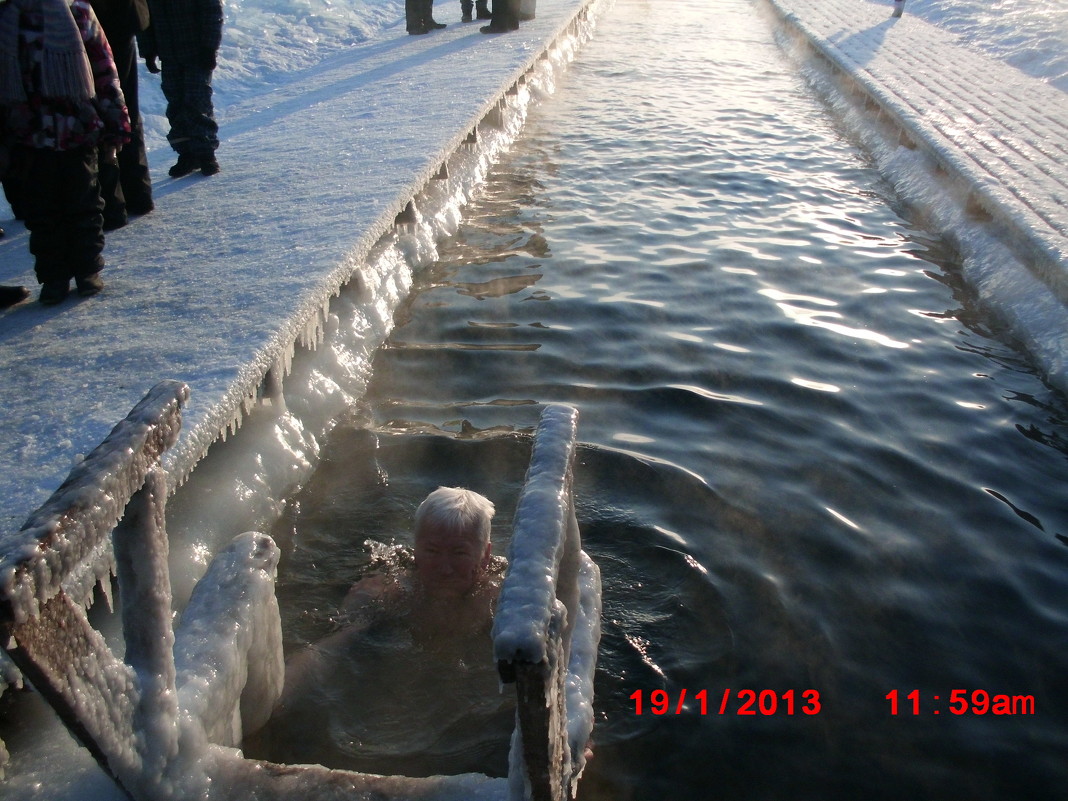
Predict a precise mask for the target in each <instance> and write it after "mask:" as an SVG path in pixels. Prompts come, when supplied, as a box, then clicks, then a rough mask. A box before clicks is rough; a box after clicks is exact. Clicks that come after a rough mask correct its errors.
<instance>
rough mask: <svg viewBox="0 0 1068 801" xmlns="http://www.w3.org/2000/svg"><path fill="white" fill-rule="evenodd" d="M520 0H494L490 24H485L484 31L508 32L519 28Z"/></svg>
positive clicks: (482, 30) (482, 28)
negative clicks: (518, 7)
mask: <svg viewBox="0 0 1068 801" xmlns="http://www.w3.org/2000/svg"><path fill="white" fill-rule="evenodd" d="M518 5H519V0H493V10H492V11H491V16H490V24H489V25H483V26H482V27H481V28H479V30H480V31H481V32H482V33H508V32H509V31H517V30H519V11H518V9H517V6H518Z"/></svg>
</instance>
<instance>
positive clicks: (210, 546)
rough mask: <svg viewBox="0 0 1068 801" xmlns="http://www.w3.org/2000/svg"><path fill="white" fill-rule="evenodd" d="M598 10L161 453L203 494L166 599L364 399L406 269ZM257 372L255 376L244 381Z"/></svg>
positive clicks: (406, 281) (447, 227)
mask: <svg viewBox="0 0 1068 801" xmlns="http://www.w3.org/2000/svg"><path fill="white" fill-rule="evenodd" d="M606 5H607V2H606V0H599V1H598V2H592V3H589V4H583V5H581V6H580V7H579V11H578V13H577V14H576V15H575V16H574V17H572V18H568V19H567V20H565V21H564V22H563V23H562V24H561V25H560V26H559V28H558V30H557V31H556V33H555V34H554V35H553V37H552V38H551V39H550V40H549V41H548V42H547V43H546V46H545V48H544V49H543V50H540V51H537V52H535V53H532V54H531V56H530V58H529V61H528V63H527V64H525V65H524V66H523V68H522V69H521V70H520V71H519V72H517V73H515V74H512V75H508V76H504V78H503V80H502V82H501V89H500V94H499V95H498V96H497V97H496V98H495V99H494V100H493V101H492V102H491V103H490V104H488V106H487V107H485V108H483V109H482V110H480V112H479V114H478V116H477V117H476V118H475V119H473V120H472V121H471V127H469V128H464V129H462V130H461V131H459V132H458V133H457V134H456V135H455V137H454V138H453V141H452V142H451V143H450V145H449V147H448V148H447V149H446V151H444V152H442V153H440V154H436V155H434V156H432V157H431V158H430V159H428V160H427V165H428V166H427V168H426V170H425V172H424V174H423V175H422V176H421V177H420V179H419V180H420V185H419V188H418V191H416V192H415V193H414V195H412V196H410V200H408V201H407V202H405V203H404V204H403V206H402V207H401V208H400V209H399V210H396V209H392V208H391V209H389V210H388V212H387V213H386V214H384V215H383V216H382V218H381V220H380V225H379V226H377V227H378V228H381V229H383V232H382V233H381V234H380V236H379V238H378V239H377V241H375V242H374V244H372V245H371V246H369V247H367V248H366V252H365V253H363V254H361V253H360V252H359V250H358V249H357V251H356V252H354V253H353V254H350V256H349V257H348V258H347V259H346V260H345V262H344V263H343V264H342V265H340V266H339V269H338V272H339V273H341V274H342V275H340V276H338V277H339V279H340V281H341V283H340V285H339V286H338V287H337V288H336V290H334V291H336V293H337V294H333V292H331V291H326V292H325V293H324V294H326V299H325V300H323V301H322V302H321V304H320V305H310V306H309V307H308V308H307V309H306V310H305V314H304V322H303V324H302V325H301V324H298V325H296V326H292V327H291V329H295V330H291V331H290V334H291V336H290V338H289V340H288V344H286V345H284V346H283V347H281V348H279V351H280V352H278V353H277V354H276V355H275V356H274V357H273V361H271V362H270V363H265V362H259V363H256V364H253V365H248V369H249V370H250V371H253V376H252V377H251V378H250V380H249V381H248V382H247V383H246V384H245V386H246V387H247V389H246V391H245V392H244V393H243V394H242V395H241V396H240V397H239V398H235V399H234V400H235V402H234V403H233V404H232V405H229V406H223V407H220V408H219V409H217V410H215V412H214V413H213V414H212V415H211V416H210V419H209V418H205V419H204V420H202V421H200V423H199V430H198V431H195V432H189V433H188V434H187V435H183V437H182V438H181V439H179V442H178V443H177V445H176V446H175V447H174V449H173V450H172V451H171V452H170V453H169V454H168V455H167V457H166V459H165V462H164V464H165V466H166V467H167V468H168V470H170V471H171V472H172V474H173V475H175V476H185V475H190V476H191V479H190V480H191V482H192V483H193V484H195V485H198V486H203V487H211V488H212V490H211V491H210V492H198V491H196V489H194V490H193V492H191V493H190V494H191V495H194V496H195V497H196V498H197V501H196V502H195V503H192V504H188V505H187V504H183V503H181V502H180V501H179V503H178V504H177V505H176V507H174V509H173V511H172V512H171V513H170V514H171V515H172V518H173V519H172V521H171V522H170V523H169V525H170V529H171V532H172V549H176V550H177V553H175V554H174V555H173V556H172V570H173V571H174V573H175V574H176V575H175V578H174V581H175V598H176V599H177V600H179V601H181V600H182V599H184V598H185V597H187V595H188V592H189V590H191V588H192V583H193V582H195V580H196V578H197V576H198V573H199V570H200V569H202V567H203V563H204V558H203V554H204V553H205V552H213V551H214V550H215V549H216V548H217V547H221V546H222V545H223V544H225V543H226V542H228V541H229V538H230V537H231V536H233V535H234V534H235V533H237V532H239V531H242V530H245V529H248V528H256V529H260V530H263V529H265V528H266V527H268V526H269V525H270V524H271V523H272V522H273V521H274V520H275V519H277V517H278V516H279V515H280V514H281V512H282V509H283V502H284V498H285V497H286V496H287V495H288V494H289V493H290V492H291V491H292V490H293V489H294V488H295V487H296V486H299V485H300V483H301V482H302V481H303V480H304V479H305V478H306V477H307V476H308V475H309V474H310V472H311V470H312V469H313V467H314V465H315V463H316V461H317V459H318V453H319V448H320V443H321V441H322V437H323V436H324V435H325V434H326V433H327V432H328V431H329V429H330V428H331V426H332V424H333V421H335V420H336V419H337V418H338V416H339V415H340V414H342V413H343V412H344V411H345V410H346V409H348V408H350V407H351V406H352V405H353V404H354V403H355V402H357V401H358V399H359V398H360V397H362V395H363V394H364V392H365V390H366V386H367V382H368V380H369V377H370V368H371V361H372V359H373V355H374V352H375V350H376V349H377V348H378V347H379V346H380V345H381V344H382V342H383V341H384V340H385V338H386V336H387V335H388V334H389V332H390V330H391V329H392V325H393V319H392V318H393V314H394V312H395V311H396V310H397V308H398V307H399V306H400V304H401V303H402V302H403V300H404V299H405V297H406V296H407V294H408V291H409V289H410V287H411V284H412V280H413V276H414V274H415V273H416V272H418V270H419V269H420V268H422V267H425V266H427V265H429V264H430V263H432V262H433V261H434V260H436V259H437V242H438V241H439V240H441V239H442V238H444V237H446V236H449V235H452V234H453V233H455V232H456V230H457V228H458V227H459V225H460V222H461V219H462V215H463V208H464V206H466V205H467V203H468V202H469V201H470V200H471V198H472V197H473V196H474V195H475V194H476V193H477V192H478V191H479V189H480V187H481V186H482V184H483V183H484V181H485V177H486V173H487V171H488V170H489V168H490V167H491V166H492V165H493V164H494V162H495V161H496V160H497V158H498V157H499V154H500V153H501V152H502V151H503V150H505V149H507V148H508V147H509V146H510V145H511V143H512V142H513V141H514V140H515V138H516V136H517V135H518V134H519V132H520V130H521V129H522V127H523V124H524V122H525V120H526V115H527V111H528V109H529V107H530V105H531V104H532V103H533V102H536V101H537V100H538V98H540V97H546V96H548V95H550V94H552V93H553V92H554V91H555V86H556V80H557V77H558V75H559V73H560V71H561V70H562V69H565V68H566V66H567V65H568V64H569V63H570V62H571V60H573V58H574V56H575V54H576V52H577V49H578V48H579V47H580V46H581V44H582V43H583V42H584V41H586V40H587V39H588V38H589V36H590V35H592V31H593V27H594V22H595V19H596V16H597V14H598V13H600V11H601V10H603V8H604V7H605V6H606ZM330 288H331V287H330V286H329V285H328V287H327V289H328V290H329V289H330ZM257 372H258V373H260V374H261V375H262V376H263V378H262V380H256V379H255V375H256V373H257ZM239 428H241V429H242V430H241V431H240V433H239V434H238V436H236V437H233V438H232V439H231V440H230V441H228V442H226V447H225V448H224V449H219V450H220V451H222V452H223V453H224V455H222V456H221V458H219V459H208V460H207V461H202V459H203V456H204V455H205V453H206V451H207V448H206V446H207V445H210V444H211V443H212V441H213V440H214V439H215V437H216V436H217V432H219V431H222V432H223V437H224V438H226V436H227V432H229V433H230V434H233V433H236V432H237V431H238V429H239ZM245 429H247V431H246V430H245ZM194 467H195V468H196V470H194ZM183 549H184V552H183ZM182 565H187V566H191V567H192V570H189V569H188V568H187V569H186V570H184V571H183V570H182V567H181V566H182Z"/></svg>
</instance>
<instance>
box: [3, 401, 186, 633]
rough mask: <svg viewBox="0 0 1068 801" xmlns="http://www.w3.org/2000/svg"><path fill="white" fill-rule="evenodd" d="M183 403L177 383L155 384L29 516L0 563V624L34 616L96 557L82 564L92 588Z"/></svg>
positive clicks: (171, 436) (173, 434)
mask: <svg viewBox="0 0 1068 801" xmlns="http://www.w3.org/2000/svg"><path fill="white" fill-rule="evenodd" d="M188 395H189V389H188V387H186V385H185V384H183V383H181V382H179V381H163V382H161V383H160V384H157V385H156V386H155V387H154V388H153V389H152V390H151V391H150V392H149V393H148V395H146V396H145V397H144V399H143V400H142V401H141V402H140V403H138V404H137V406H136V407H134V409H133V411H131V412H130V414H129V415H127V416H126V419H124V420H123V421H122V422H121V423H119V424H118V425H117V426H115V428H114V429H113V430H112V432H111V433H110V434H109V435H108V436H107V438H106V439H105V440H104V441H103V442H102V443H101V444H100V445H98V446H97V447H96V448H95V449H94V450H93V452H92V453H90V454H89V455H88V456H87V457H86V458H85V460H84V461H82V462H81V463H80V464H79V465H78V466H77V467H75V468H74V469H73V470H72V471H71V473H70V475H69V476H68V478H67V480H66V481H64V482H63V485H62V486H61V487H60V488H59V489H58V490H56V491H55V492H54V493H53V494H52V496H51V497H50V498H49V499H48V500H47V501H46V502H45V504H44V505H43V506H41V508H40V509H38V510H37V511H36V512H34V513H33V514H32V515H31V516H30V519H29V520H28V521H26V523H25V525H23V527H22V530H21V531H20V532H19V538H18V540H16V541H15V542H14V543H13V545H12V546H11V547H10V548H9V549H8V550H7V552H6V553H4V554H2V555H0V621H18V622H21V621H25V620H26V619H27V618H29V617H31V616H33V615H35V614H36V613H37V611H38V606H39V604H42V603H44V602H46V601H48V600H49V599H50V598H52V597H53V596H55V595H56V593H57V592H59V589H60V585H61V583H62V582H63V581H64V580H66V579H68V578H71V577H79V575H80V574H81V575H82V576H84V571H85V569H86V568H85V562H86V561H87V557H88V556H89V555H90V554H96V555H97V558H96V559H95V560H88V561H89V562H90V563H91V564H90V566H89V567H90V569H95V570H96V574H95V575H94V576H93V579H94V581H93V582H92V583H95V580H97V579H100V578H102V577H103V576H107V575H109V573H110V571H111V564H110V561H109V558H108V556H107V553H106V549H101V546H102V545H104V544H106V540H107V536H108V534H109V533H110V532H111V529H112V528H114V526H115V524H116V523H117V522H118V520H119V518H120V517H121V516H122V510H123V509H124V508H125V506H126V502H127V501H128V500H129V499H130V498H131V496H132V495H133V494H134V492H136V491H137V490H138V488H139V487H140V486H141V484H142V483H144V478H145V473H146V472H147V470H148V468H149V466H151V465H152V464H154V463H156V462H157V461H159V458H160V455H161V454H162V453H163V451H165V450H166V449H167V448H169V447H170V446H171V445H172V444H174V441H175V440H176V439H177V437H178V431H179V428H180V427H181V414H180V407H181V405H182V404H184V403H185V401H186V399H187V398H188ZM90 586H91V584H90ZM83 589H84V587H83Z"/></svg>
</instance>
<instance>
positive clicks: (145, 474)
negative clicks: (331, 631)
mask: <svg viewBox="0 0 1068 801" xmlns="http://www.w3.org/2000/svg"><path fill="white" fill-rule="evenodd" d="M188 397H189V390H188V387H186V385H185V384H182V383H181V382H177V381H165V382H162V383H160V384H159V385H157V386H156V387H155V388H154V389H153V390H152V391H151V392H150V393H149V394H148V395H147V396H146V397H145V398H144V400H143V401H142V402H141V403H140V404H138V405H137V407H136V408H135V409H134V410H133V411H132V412H131V413H130V415H129V416H128V417H127V418H126V419H125V420H123V421H122V422H121V423H120V424H119V425H117V426H116V427H115V428H114V430H113V431H112V433H111V434H110V435H109V436H108V437H107V439H105V441H104V442H103V443H101V445H100V446H98V447H97V448H96V449H94V451H93V452H92V453H90V454H89V456H88V457H87V458H86V459H85V460H84V461H83V462H82V463H81V464H79V465H78V467H77V468H76V469H75V470H74V471H72V473H71V475H70V478H69V479H68V480H67V481H66V482H65V483H64V484H63V485H62V486H61V487H60V489H59V490H57V491H56V492H55V494H54V495H53V496H52V497H51V498H50V499H49V501H48V502H47V503H46V504H45V505H44V506H43V507H42V508H41V509H40V510H38V511H37V512H36V513H34V515H33V516H32V517H31V518H30V520H29V521H28V522H27V524H26V525H25V526H24V527H23V529H22V531H21V539H20V543H19V544H18V545H17V547H14V548H12V549H10V550H9V551H7V552H5V553H3V554H0V643H2V645H3V648H4V650H5V651H6V652H7V653H8V654H9V655H10V656H11V658H12V660H13V661H14V663H15V664H16V665H17V666H18V668H19V669H20V670H21V671H22V672H23V674H24V675H25V676H26V677H27V678H28V679H29V680H30V681H31V683H32V684H33V686H34V688H35V689H37V690H38V691H39V692H40V693H41V694H42V696H43V697H45V698H46V699H47V700H48V702H49V704H50V705H51V706H52V707H53V708H54V709H55V710H56V712H57V713H58V714H59V716H60V717H61V718H62V720H63V721H64V723H65V724H66V725H67V727H68V728H69V729H70V731H71V732H72V733H73V734H74V735H75V737H76V738H77V739H78V740H79V741H80V742H81V743H82V744H83V745H84V746H85V747H86V748H88V750H89V751H90V752H91V753H92V754H93V756H94V757H95V758H96V760H97V761H98V762H99V763H100V765H101V766H102V767H103V768H104V769H105V770H106V771H107V772H108V773H109V774H110V775H111V776H113V777H114V778H115V780H116V781H117V782H118V783H119V784H120V785H121V786H122V787H123V788H124V789H125V790H126V792H127V793H128V794H129V795H130V796H131V797H133V798H134V799H136V800H137V801H171V800H172V799H173V800H174V801H177V800H178V799H188V798H194V797H196V798H205V799H231V798H234V799H236V798H241V799H245V798H249V797H252V798H257V799H274V798H278V799H281V798H293V797H300V798H308V799H372V798H373V799H427V800H428V801H430V800H431V799H433V800H434V801H453V800H455V801H461V800H462V801H479V800H480V799H485V800H486V801H490V800H491V799H493V800H496V799H501V800H502V801H503V799H506V798H507V799H510V801H520V799H534V801H541V800H542V799H544V801H565V799H567V798H569V797H570V796H571V795H572V794H573V792H574V787H575V783H576V782H577V781H578V778H579V776H580V775H581V773H582V767H583V765H584V761H585V760H584V752H585V748H586V745H587V742H588V741H589V738H590V735H591V732H592V727H593V714H592V705H593V675H594V670H595V667H596V659H597V646H598V643H599V640H600V577H599V572H598V570H597V566H596V565H595V564H594V563H593V561H592V560H591V559H590V558H589V557H588V556H587V555H586V554H585V552H583V551H582V543H581V538H580V535H579V531H578V526H577V522H576V518H575V511H574V499H573V494H572V475H573V473H572V471H573V463H574V449H575V439H576V433H577V432H576V425H577V412H576V411H575V410H574V409H571V408H569V407H564V406H550V407H548V408H547V409H546V411H545V413H544V415H543V417H542V421H541V424H540V425H539V427H538V430H537V433H536V434H535V438H534V447H533V453H532V457H531V462H530V468H529V470H528V473H527V478H526V481H525V483H524V488H523V490H522V494H521V497H520V502H519V506H518V508H517V510H516V517H515V521H514V526H515V534H514V536H513V539H512V543H511V546H510V551H509V555H510V564H509V570H508V573H507V574H506V577H505V580H504V585H503V588H502V593H501V600H500V605H499V610H498V615H497V618H496V619H495V623H494V649H495V655H496V658H497V660H498V666H499V668H500V670H501V673H502V677H503V678H504V679H505V681H512V682H515V683H516V686H517V691H518V696H519V703H518V709H517V715H516V722H517V728H516V732H515V733H514V734H513V737H512V749H511V754H510V757H509V777H508V779H507V780H504V779H491V778H489V777H487V776H483V775H480V774H463V775H459V776H434V777H429V778H411V777H405V776H376V775H369V774H361V773H355V772H351V771H340V770H331V769H328V768H325V767H322V766H319V765H280V764H274V763H268V762H263V761H258V760H247V759H245V758H244V757H243V755H242V753H241V751H240V750H239V749H240V745H241V741H242V739H243V737H244V736H245V734H247V733H251V732H252V731H254V730H256V729H257V728H259V727H260V726H262V725H263V724H264V723H265V722H266V721H267V719H268V717H269V716H270V713H271V710H272V707H273V705H274V702H275V701H276V700H277V699H278V697H279V695H280V694H281V690H282V686H283V683H284V674H285V667H284V664H283V659H282V632H281V619H280V616H279V611H278V604H277V601H276V599H275V594H274V585H275V575H276V568H277V565H278V557H279V552H278V548H277V546H276V545H275V543H274V541H273V540H272V539H271V538H270V537H268V536H266V535H262V534H259V533H256V532H246V533H244V534H240V535H238V536H237V537H235V538H234V540H233V541H232V542H231V543H230V545H229V546H228V547H226V548H224V549H223V550H221V551H220V552H219V553H218V554H217V555H216V556H215V558H214V559H213V560H212V563H211V565H210V566H209V568H208V570H207V572H206V574H205V575H204V576H203V577H202V578H201V579H200V581H199V582H198V583H197V585H196V587H195V589H194V591H193V594H192V597H191V598H190V601H189V603H188V604H187V606H186V608H185V609H184V610H183V612H182V615H181V622H180V625H178V626H177V627H175V626H174V625H173V622H172V619H173V618H172V596H171V585H170V576H169V569H168V561H167V557H168V539H167V531H166V526H165V524H164V520H165V514H164V512H165V504H166V498H167V480H166V476H165V475H164V472H163V470H162V469H161V468H160V466H159V460H160V457H161V456H162V454H163V452H164V451H165V450H166V449H167V447H169V446H170V445H171V444H173V443H174V441H175V440H176V439H177V435H178V431H179V430H180V427H181V408H182V405H183V404H184V403H185V402H186V401H187V399H188ZM116 524H118V525H116ZM112 547H113V552H114V558H113V559H112V558H111V556H110V554H111V552H112ZM112 567H114V569H115V571H116V573H117V575H118V586H119V599H120V602H121V606H122V634H123V640H124V644H125V648H124V655H123V658H122V659H120V658H119V657H117V656H116V655H115V654H114V653H113V651H112V650H111V648H110V647H109V645H108V644H107V642H106V641H105V639H104V637H103V636H102V635H100V634H99V633H98V632H97V631H96V630H95V629H94V628H93V627H92V626H91V625H90V623H89V620H88V617H87V615H86V610H85V605H84V601H85V597H86V595H87V593H88V592H90V591H91V589H92V587H93V586H94V585H95V584H96V583H97V582H98V581H101V582H104V583H110V579H111V569H112ZM354 712H355V713H357V714H358V710H356V711H354Z"/></svg>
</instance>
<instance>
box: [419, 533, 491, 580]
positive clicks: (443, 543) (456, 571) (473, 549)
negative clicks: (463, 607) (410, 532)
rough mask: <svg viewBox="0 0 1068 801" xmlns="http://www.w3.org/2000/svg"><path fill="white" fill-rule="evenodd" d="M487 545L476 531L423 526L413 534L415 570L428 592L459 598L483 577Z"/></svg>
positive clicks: (488, 553)
mask: <svg viewBox="0 0 1068 801" xmlns="http://www.w3.org/2000/svg"><path fill="white" fill-rule="evenodd" d="M490 547H491V546H490V544H489V543H486V544H485V545H482V543H481V542H480V541H479V538H478V535H477V534H476V535H470V534H462V533H457V532H455V531H444V530H442V529H437V528H434V527H429V526H428V527H425V528H423V529H421V530H420V531H419V532H418V533H417V534H416V537H415V574H416V576H417V577H418V579H419V583H420V584H421V585H422V587H423V590H424V591H425V592H427V593H428V594H429V595H432V596H435V597H439V598H462V597H464V596H465V595H467V594H468V593H470V592H471V590H473V589H474V587H475V585H476V584H478V582H479V580H480V579H481V578H482V574H483V572H484V571H485V569H486V566H487V565H488V564H489V559H490Z"/></svg>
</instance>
